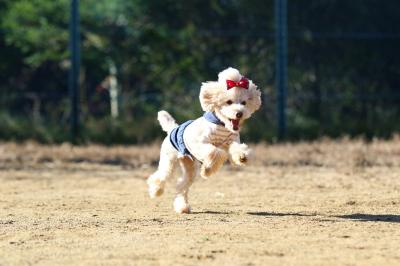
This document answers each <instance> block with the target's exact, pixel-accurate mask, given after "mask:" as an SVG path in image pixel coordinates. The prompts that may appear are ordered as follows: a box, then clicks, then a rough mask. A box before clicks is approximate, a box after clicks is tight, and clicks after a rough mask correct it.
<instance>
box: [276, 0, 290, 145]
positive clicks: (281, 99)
mask: <svg viewBox="0 0 400 266" xmlns="http://www.w3.org/2000/svg"><path fill="white" fill-rule="evenodd" d="M287 39H288V36H287V0H275V47H276V52H275V60H276V66H275V68H276V77H275V80H276V84H275V87H276V90H277V118H278V138H279V139H281V140H282V139H284V138H285V136H286V98H287V76H288V75H287Z"/></svg>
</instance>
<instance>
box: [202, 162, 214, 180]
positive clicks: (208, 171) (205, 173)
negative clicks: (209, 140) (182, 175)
mask: <svg viewBox="0 0 400 266" xmlns="http://www.w3.org/2000/svg"><path fill="white" fill-rule="evenodd" d="M211 174H212V170H211V168H210V167H206V166H204V165H203V166H201V168H200V176H201V177H202V178H204V179H207V178H209V177H210V176H211Z"/></svg>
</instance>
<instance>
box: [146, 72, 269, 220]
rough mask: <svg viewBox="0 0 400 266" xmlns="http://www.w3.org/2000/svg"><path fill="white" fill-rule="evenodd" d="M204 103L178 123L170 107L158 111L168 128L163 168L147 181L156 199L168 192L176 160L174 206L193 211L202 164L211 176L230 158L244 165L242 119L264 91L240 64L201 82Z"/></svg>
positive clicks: (179, 210)
mask: <svg viewBox="0 0 400 266" xmlns="http://www.w3.org/2000/svg"><path fill="white" fill-rule="evenodd" d="M200 103H201V107H202V108H203V110H204V112H205V113H204V115H203V116H202V117H200V118H197V119H196V120H190V121H187V122H185V123H183V124H181V125H178V124H177V123H176V122H175V120H174V119H173V118H172V116H171V115H170V114H169V113H167V112H166V111H160V112H159V113H158V121H159V122H160V124H161V127H162V129H163V130H164V131H166V132H167V133H168V135H167V137H166V138H165V139H164V141H163V143H162V145H161V152H160V162H159V166H158V169H157V171H156V172H155V173H153V174H152V175H151V176H150V177H149V178H148V180H147V184H148V187H149V194H150V197H151V198H154V197H157V196H160V195H161V194H162V193H163V192H164V187H165V182H166V180H167V179H168V178H169V177H170V176H171V175H172V174H173V173H174V170H175V167H176V165H177V163H179V165H180V167H181V169H182V176H181V177H180V178H178V183H177V186H176V197H175V200H174V209H175V211H176V212H177V213H190V205H189V202H188V191H189V187H190V186H191V185H192V183H193V180H194V178H195V176H196V173H197V169H199V168H200V175H201V176H202V177H203V178H208V177H209V176H211V175H212V174H213V173H215V172H216V171H218V169H220V168H221V166H222V165H223V164H224V162H225V161H226V160H227V159H228V158H229V159H230V161H231V162H232V163H233V164H235V165H244V164H246V163H247V161H248V158H249V152H250V150H249V148H248V146H247V145H246V144H243V143H240V136H239V132H240V128H241V126H242V125H243V122H244V121H245V120H246V119H248V118H250V116H251V115H252V114H253V113H254V112H255V111H256V110H257V109H259V108H260V106H261V92H260V91H259V90H258V89H257V86H256V85H255V84H254V83H253V82H252V81H251V80H248V79H247V78H245V77H244V76H242V75H241V74H240V73H239V71H238V70H237V69H234V68H228V69H225V70H224V71H222V72H221V73H219V74H218V81H208V82H205V83H203V84H202V86H201V90H200Z"/></svg>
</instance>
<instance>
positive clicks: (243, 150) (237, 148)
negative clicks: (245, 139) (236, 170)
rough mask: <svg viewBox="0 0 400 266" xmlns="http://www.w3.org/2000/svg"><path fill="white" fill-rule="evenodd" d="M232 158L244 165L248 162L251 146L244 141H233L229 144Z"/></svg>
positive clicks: (236, 162)
mask: <svg viewBox="0 0 400 266" xmlns="http://www.w3.org/2000/svg"><path fill="white" fill-rule="evenodd" d="M228 151H229V155H230V160H231V162H232V163H233V164H236V165H244V164H246V163H247V162H248V160H249V156H250V148H249V146H247V145H246V144H244V143H239V142H236V141H234V142H232V144H231V145H230V146H229V150H228Z"/></svg>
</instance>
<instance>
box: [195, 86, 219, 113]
mask: <svg viewBox="0 0 400 266" xmlns="http://www.w3.org/2000/svg"><path fill="white" fill-rule="evenodd" d="M220 91H221V84H220V83H219V82H215V81H208V82H203V84H202V85H201V89H200V95H199V98H200V104H201V108H202V109H203V111H205V112H213V111H214V110H215V108H216V107H217V105H218V94H219V93H220Z"/></svg>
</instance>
